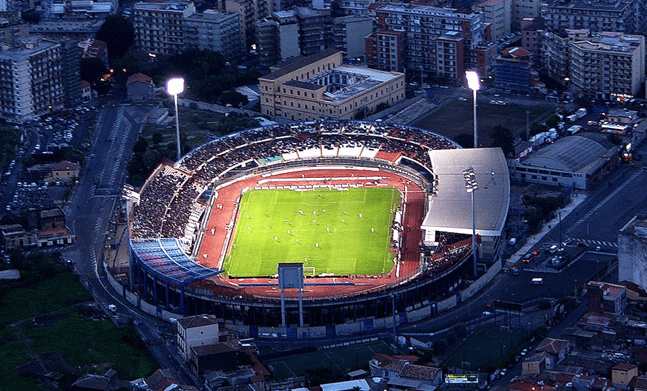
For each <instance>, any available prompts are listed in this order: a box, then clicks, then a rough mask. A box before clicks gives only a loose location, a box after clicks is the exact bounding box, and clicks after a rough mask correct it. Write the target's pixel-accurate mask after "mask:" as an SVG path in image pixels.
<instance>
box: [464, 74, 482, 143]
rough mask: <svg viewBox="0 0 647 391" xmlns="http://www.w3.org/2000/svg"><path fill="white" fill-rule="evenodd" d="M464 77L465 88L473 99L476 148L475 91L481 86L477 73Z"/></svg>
mask: <svg viewBox="0 0 647 391" xmlns="http://www.w3.org/2000/svg"><path fill="white" fill-rule="evenodd" d="M465 77H466V78H467V86H468V87H469V89H470V90H472V94H473V97H474V148H478V147H479V143H478V139H479V138H478V133H477V130H476V91H478V90H479V89H480V88H481V84H480V83H479V75H478V73H476V72H474V71H467V72H465Z"/></svg>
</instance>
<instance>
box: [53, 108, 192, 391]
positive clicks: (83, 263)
mask: <svg viewBox="0 0 647 391" xmlns="http://www.w3.org/2000/svg"><path fill="white" fill-rule="evenodd" d="M149 111H150V109H149V108H147V107H137V106H117V107H104V108H102V110H101V113H100V115H99V119H98V122H97V127H96V130H95V134H94V135H93V142H92V148H91V150H90V152H89V156H88V160H87V164H86V165H85V167H84V169H83V172H82V173H81V179H80V181H79V185H78V186H77V188H76V189H75V191H74V194H73V196H72V197H71V199H70V203H69V205H68V206H67V207H66V210H65V212H66V217H67V221H68V223H69V225H70V227H71V229H72V231H73V233H74V234H75V235H76V239H77V242H76V245H75V246H73V247H71V248H68V249H66V250H64V252H63V256H64V257H65V258H66V259H72V260H73V261H74V262H75V272H76V273H78V274H79V275H80V277H81V281H82V282H83V284H84V285H85V286H86V287H87V288H88V290H89V291H90V293H91V294H92V295H93V296H94V298H95V300H96V301H97V302H98V303H99V304H100V305H102V306H103V307H104V308H107V306H108V304H115V305H116V306H117V313H118V314H119V315H120V316H124V315H125V316H126V317H129V318H131V319H137V320H139V321H138V322H137V326H136V327H137V328H138V330H139V331H140V332H141V334H142V335H143V336H144V339H145V341H146V342H147V344H148V346H149V349H150V351H151V353H152V354H153V356H154V357H155V359H156V360H157V362H158V364H159V365H160V367H162V368H168V369H171V370H172V372H173V373H174V374H175V376H176V378H177V379H178V381H180V382H181V383H183V384H191V385H195V381H194V379H193V377H192V376H190V375H189V373H188V371H187V370H186V368H185V367H184V366H182V365H181V363H179V362H178V361H177V358H176V355H175V354H174V353H175V350H176V348H175V346H174V345H170V346H168V345H167V344H166V341H165V340H164V339H163V338H162V337H161V336H160V334H161V332H164V331H169V330H168V329H166V328H168V327H169V325H168V324H167V323H166V322H163V321H158V320H156V319H154V318H151V317H149V316H147V315H146V314H144V313H142V312H139V311H138V310H136V309H133V308H131V307H132V306H131V305H130V304H128V303H127V302H125V301H124V300H123V297H122V296H121V295H120V294H117V293H116V292H114V290H113V289H112V287H111V286H110V285H109V283H108V282H107V280H106V277H105V271H104V269H103V266H102V264H101V262H102V259H101V256H102V250H103V246H104V240H105V238H106V235H107V233H108V230H109V224H110V220H111V216H112V213H113V210H114V208H115V205H116V202H117V200H118V198H119V197H120V195H121V189H122V187H123V185H124V183H125V178H126V175H127V170H126V169H127V167H128V162H129V161H130V158H131V155H132V150H133V146H134V145H135V142H136V141H137V138H138V135H139V132H140V129H141V126H142V124H143V123H144V121H145V119H146V116H147V115H148V113H149Z"/></svg>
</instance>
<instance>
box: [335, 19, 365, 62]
mask: <svg viewBox="0 0 647 391" xmlns="http://www.w3.org/2000/svg"><path fill="white" fill-rule="evenodd" d="M332 32H333V47H334V48H335V49H337V50H341V51H342V52H343V53H344V57H345V58H352V57H364V56H365V55H366V45H365V43H364V37H366V36H367V35H370V34H371V33H372V32H373V21H372V20H371V19H370V18H369V17H368V16H342V17H339V18H333V20H332Z"/></svg>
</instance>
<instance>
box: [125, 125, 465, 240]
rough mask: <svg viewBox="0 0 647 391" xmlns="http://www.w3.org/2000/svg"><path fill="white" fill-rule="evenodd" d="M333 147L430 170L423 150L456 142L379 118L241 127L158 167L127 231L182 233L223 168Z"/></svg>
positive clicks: (138, 234) (156, 234)
mask: <svg viewBox="0 0 647 391" xmlns="http://www.w3.org/2000/svg"><path fill="white" fill-rule="evenodd" d="M337 147H345V148H349V150H354V151H355V150H358V149H359V150H360V152H358V156H357V157H359V153H361V149H362V148H369V149H371V150H382V151H385V152H390V153H393V152H399V153H401V154H402V156H405V157H408V158H410V159H412V160H415V161H417V162H419V163H420V164H422V165H423V166H424V167H426V168H427V169H429V170H430V171H431V169H432V167H431V161H430V159H429V155H428V153H427V152H428V150H430V149H449V148H457V146H456V144H454V143H452V142H451V141H449V140H447V139H446V138H444V137H442V136H439V135H437V134H435V133H431V132H427V131H424V130H421V129H416V128H410V127H407V126H402V125H395V124H389V123H383V122H364V121H350V120H340V121H313V122H301V123H294V124H279V125H273V126H267V127H261V128H256V129H251V130H246V131H243V132H239V133H235V134H232V135H228V136H225V137H221V138H218V139H217V140H214V141H212V142H209V143H207V144H205V145H203V146H201V147H200V148H197V149H195V150H193V151H191V152H190V153H189V154H187V155H186V156H185V157H184V158H182V160H180V161H179V162H177V163H176V165H175V168H171V167H162V168H161V169H158V170H157V171H156V172H155V173H154V174H153V175H152V176H151V177H150V178H149V179H148V181H147V182H146V184H145V185H144V187H143V188H142V190H141V192H140V201H139V205H138V206H137V208H136V209H135V215H134V222H133V226H132V231H131V235H132V236H133V237H141V238H145V237H176V238H180V237H183V236H185V231H186V227H187V224H188V220H189V219H188V218H189V216H191V213H192V210H193V209H194V208H195V207H196V205H197V204H196V203H197V198H198V197H199V195H200V193H201V192H202V191H203V189H205V188H206V187H207V186H208V185H209V184H210V183H211V182H213V181H214V179H216V178H218V177H220V176H222V175H223V174H224V173H226V172H227V171H228V170H231V169H233V168H235V167H237V166H240V165H242V164H245V163H250V164H249V166H250V167H253V166H256V165H260V164H265V162H268V161H277V160H278V161H280V160H281V159H285V158H286V156H287V155H291V156H297V155H298V153H299V152H303V151H306V150H308V149H313V148H319V149H331V148H332V149H335V148H337ZM358 147H361V148H358ZM274 158H276V159H274ZM292 158H294V159H296V157H292Z"/></svg>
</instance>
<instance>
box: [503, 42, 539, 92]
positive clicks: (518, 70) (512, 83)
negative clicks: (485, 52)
mask: <svg viewBox="0 0 647 391" xmlns="http://www.w3.org/2000/svg"><path fill="white" fill-rule="evenodd" d="M494 72H495V75H494V86H495V87H496V88H500V89H503V90H508V91H515V92H520V93H528V92H529V91H530V89H532V88H537V87H538V88H541V87H544V86H543V84H541V83H540V82H539V76H538V74H537V71H535V70H534V69H532V61H531V59H530V52H529V51H527V50H526V49H524V48H522V47H509V48H506V49H505V50H503V51H502V52H501V54H500V55H498V56H497V57H496V59H495V60H494Z"/></svg>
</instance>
